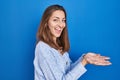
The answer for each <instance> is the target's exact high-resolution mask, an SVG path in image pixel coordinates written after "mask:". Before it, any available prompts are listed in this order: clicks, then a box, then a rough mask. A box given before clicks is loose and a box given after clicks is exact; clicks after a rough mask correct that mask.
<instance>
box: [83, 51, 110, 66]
mask: <svg viewBox="0 0 120 80" xmlns="http://www.w3.org/2000/svg"><path fill="white" fill-rule="evenodd" d="M109 59H110V58H109V57H106V56H101V55H100V54H96V53H91V52H89V53H87V54H86V55H84V57H83V60H82V64H83V65H84V66H85V65H86V64H94V65H101V66H106V65H111V62H110V61H108V60H109Z"/></svg>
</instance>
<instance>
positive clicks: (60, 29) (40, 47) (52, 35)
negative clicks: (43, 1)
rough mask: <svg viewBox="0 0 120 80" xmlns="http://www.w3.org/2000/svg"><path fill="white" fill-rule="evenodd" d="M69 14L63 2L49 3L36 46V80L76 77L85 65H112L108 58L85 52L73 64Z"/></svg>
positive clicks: (58, 79)
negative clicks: (61, 4) (67, 17)
mask: <svg viewBox="0 0 120 80" xmlns="http://www.w3.org/2000/svg"><path fill="white" fill-rule="evenodd" d="M66 16H67V15H66V11H65V9H64V8H63V7H62V6H60V5H51V6H49V7H48V8H47V9H46V10H45V12H44V14H43V16H42V20H41V23H40V27H39V29H38V32H37V40H38V41H37V45H36V49H35V59H34V68H35V80H77V79H79V78H80V76H82V75H83V74H84V73H85V72H86V71H87V70H86V68H85V65H86V64H94V65H102V66H103V65H104V66H105V65H110V64H111V63H110V62H109V61H108V59H109V57H105V56H101V55H100V54H95V53H86V54H84V55H82V56H81V57H80V58H79V59H78V60H77V61H76V62H75V63H72V61H71V59H70V58H69V54H68V50H69V47H70V45H69V39H68V32H67V21H66Z"/></svg>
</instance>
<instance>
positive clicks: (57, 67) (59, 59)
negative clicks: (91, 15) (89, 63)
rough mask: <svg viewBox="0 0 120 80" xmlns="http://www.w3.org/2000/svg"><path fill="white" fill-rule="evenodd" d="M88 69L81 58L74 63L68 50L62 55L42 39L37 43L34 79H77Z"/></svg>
mask: <svg viewBox="0 0 120 80" xmlns="http://www.w3.org/2000/svg"><path fill="white" fill-rule="evenodd" d="M86 71H87V70H86V68H85V67H84V66H83V65H82V64H81V58H79V59H78V60H77V61H76V62H75V63H72V61H71V60H70V58H69V54H68V52H65V53H64V54H63V55H61V54H60V53H59V51H58V50H56V49H54V48H52V47H50V46H49V45H48V44H46V43H44V42H42V41H39V42H38V44H37V45H36V48H35V58H34V73H35V74H34V75H35V76H34V80H77V79H79V78H80V76H82V75H83V74H84V73H85V72H86Z"/></svg>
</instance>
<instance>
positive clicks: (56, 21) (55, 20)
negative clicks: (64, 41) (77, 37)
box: [48, 10, 66, 39]
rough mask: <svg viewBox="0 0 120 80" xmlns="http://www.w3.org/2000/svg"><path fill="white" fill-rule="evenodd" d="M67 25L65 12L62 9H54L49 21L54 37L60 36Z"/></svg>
mask: <svg viewBox="0 0 120 80" xmlns="http://www.w3.org/2000/svg"><path fill="white" fill-rule="evenodd" d="M65 26H66V19H65V13H64V12H63V11H62V10H56V11H54V12H53V13H52V15H51V17H50V19H49V21H48V27H49V29H50V31H51V33H52V35H53V38H54V39H56V38H57V37H60V35H61V33H62V31H63V29H64V28H65Z"/></svg>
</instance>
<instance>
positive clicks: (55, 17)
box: [53, 16, 65, 19]
mask: <svg viewBox="0 0 120 80" xmlns="http://www.w3.org/2000/svg"><path fill="white" fill-rule="evenodd" d="M53 18H57V19H60V18H59V17H56V16H55V17H53ZM63 19H65V18H63Z"/></svg>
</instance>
